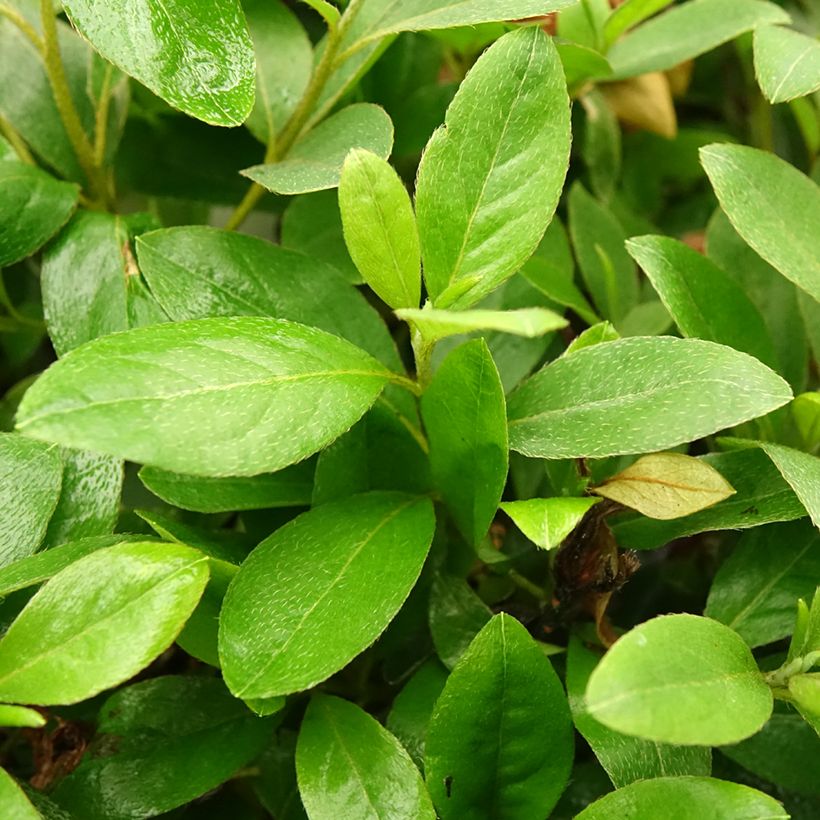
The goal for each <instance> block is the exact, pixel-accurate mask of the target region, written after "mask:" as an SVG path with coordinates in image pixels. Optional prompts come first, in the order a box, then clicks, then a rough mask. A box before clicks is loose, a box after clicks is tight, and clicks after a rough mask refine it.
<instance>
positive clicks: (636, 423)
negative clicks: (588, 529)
mask: <svg viewBox="0 0 820 820" xmlns="http://www.w3.org/2000/svg"><path fill="white" fill-rule="evenodd" d="M790 397H791V391H790V389H789V386H788V385H787V384H786V382H784V381H783V380H782V379H781V378H780V377H779V376H777V375H776V374H775V373H773V372H772V371H771V370H769V369H768V368H767V367H765V366H764V365H762V364H761V363H760V362H758V361H757V360H755V359H753V358H751V357H750V356H747V355H746V354H744V353H738V352H737V351H735V350H732V349H731V348H728V347H723V346H722V345H717V344H714V343H713V342H704V341H700V340H696V339H675V338H671V337H661V338H640V337H639V338H632V339H621V340H618V341H615V342H609V343H607V344H603V345H595V346H594V347H589V348H585V349H583V350H579V351H577V352H575V353H573V354H572V355H571V356H565V357H563V358H561V359H558V360H557V361H555V362H553V363H552V364H549V365H547V366H546V367H545V368H543V369H542V370H540V371H539V372H538V373H536V374H535V375H534V376H532V377H531V378H530V379H529V380H528V381H526V382H525V383H524V384H523V385H522V386H521V387H519V388H518V389H517V390H516V391H515V392H514V393H513V394H512V395H511V396H510V397H509V400H508V404H507V410H508V416H509V420H510V446H511V448H512V449H514V450H517V451H518V452H520V453H523V454H524V455H528V456H539V457H541V458H582V457H601V456H610V455H620V454H625V453H638V452H648V451H652V450H662V449H667V448H670V447H674V446H675V445H677V444H681V443H682V442H686V441H692V440H693V439H697V438H702V437H703V436H707V435H710V434H711V433H715V432H717V431H718V430H721V429H724V428H726V427H731V426H732V425H735V424H739V423H741V422H743V421H747V420H749V419H752V418H756V417H757V416H761V415H764V414H766V413H768V412H771V411H772V410H775V409H776V408H778V407H780V406H782V405H783V404H785V403H786V402H788V401H789V400H790Z"/></svg>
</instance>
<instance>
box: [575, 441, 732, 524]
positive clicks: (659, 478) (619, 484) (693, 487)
mask: <svg viewBox="0 0 820 820" xmlns="http://www.w3.org/2000/svg"><path fill="white" fill-rule="evenodd" d="M591 492H593V493H595V494H596V495H600V496H603V497H604V498H609V499H610V500H612V501H617V502H618V503H619V504H623V505H624V506H625V507H631V508H632V509H633V510H637V511H638V512H640V513H642V514H643V515H645V516H647V517H649V518H659V519H661V520H668V519H671V518H682V517H683V516H685V515H691V514H692V513H696V512H698V511H699V510H702V509H705V508H706V507H711V506H712V505H713V504H717V503H718V502H719V501H723V500H724V499H725V498H729V496H732V495H734V494H735V490H734V488H733V487H732V485H731V484H729V482H728V481H727V480H726V479H725V478H724V477H723V476H722V475H721V474H720V473H719V472H718V471H717V470H716V469H715V468H714V467H711V466H710V465H709V464H707V463H706V462H705V461H701V460H700V459H697V458H692V456H687V455H684V454H683V453H652V454H650V455H648V456H642V457H641V458H639V459H638V460H637V461H636V462H635V463H634V464H631V465H630V466H629V467H627V468H626V469H625V470H621V472H620V473H617V474H616V475H614V476H612V477H611V478H608V479H607V480H606V481H604V482H603V484H599V485H598V486H597V487H593V488H592V489H591Z"/></svg>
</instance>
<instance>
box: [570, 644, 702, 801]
mask: <svg viewBox="0 0 820 820" xmlns="http://www.w3.org/2000/svg"><path fill="white" fill-rule="evenodd" d="M598 662H599V655H598V654H597V653H596V652H594V651H592V650H591V649H587V647H586V646H584V644H583V643H582V642H581V641H580V639H579V638H577V637H572V638H571V639H570V643H569V649H568V651H567V693H568V695H569V708H570V710H571V711H572V719H573V721H574V723H575V728H576V729H578V731H579V732H580V733H581V735H583V737H584V740H586V742H587V743H589V745H590V746H591V747H592V751H593V752H594V753H595V756H596V757H597V758H598V761H599V762H600V764H601V765H602V766H603V767H604V769H605V770H606V773H607V774H608V775H609V777H610V779H611V780H612V783H613V785H614V786H615V788H616V789H620V788H622V787H623V786H628V785H629V784H630V783H633V782H635V781H636V780H650V779H652V778H654V777H663V776H664V775H703V776H708V775H709V774H711V771H712V754H711V750H710V749H709V748H707V747H704V746H670V745H669V744H666V743H656V742H654V741H651V740H643V739H641V738H637V737H630V736H629V735H622V734H620V733H619V732H615V731H613V730H612V729H608V728H607V727H606V726H604V724H603V723H599V722H598V721H597V720H596V719H595V718H594V717H592V715H591V714H590V713H589V711H588V710H587V706H586V703H585V699H584V693H585V691H586V688H587V682H588V681H589V677H590V675H591V674H592V672H593V671H594V669H595V666H596V665H597V664H598Z"/></svg>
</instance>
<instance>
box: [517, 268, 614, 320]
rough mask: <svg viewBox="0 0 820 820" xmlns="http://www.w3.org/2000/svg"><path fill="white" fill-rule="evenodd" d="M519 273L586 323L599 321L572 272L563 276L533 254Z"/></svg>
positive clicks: (558, 269)
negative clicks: (576, 283)
mask: <svg viewBox="0 0 820 820" xmlns="http://www.w3.org/2000/svg"><path fill="white" fill-rule="evenodd" d="M521 275H522V276H523V277H524V278H525V279H526V280H527V282H529V283H530V284H531V285H532V286H533V287H534V288H536V289H537V290H538V291H540V292H541V293H543V294H544V296H546V297H547V298H549V299H551V300H552V301H553V302H557V303H558V304H559V305H563V306H564V307H568V308H570V310H572V311H574V312H575V313H577V314H578V315H579V316H580V317H581V318H582V319H583V320H584V321H585V322H587V324H595V323H596V322H599V321H600V318H599V316H598V314H597V313H596V312H595V311H594V310H593V309H592V305H590V304H589V302H588V301H587V298H586V296H584V294H583V293H581V291H580V290H578V288H577V287H576V285H575V283H574V282H573V281H572V272H571V271H570V275H569V277H567V276H565V275H564V274H563V272H562V271H561V270H560V268H559V267H558V266H557V265H555V264H551V263H550V262H548V261H547V260H546V259H542V258H541V257H540V256H533V257H532V258H531V259H529V260H527V263H526V264H525V265H524V267H523V268H522V269H521Z"/></svg>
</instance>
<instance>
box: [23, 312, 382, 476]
mask: <svg viewBox="0 0 820 820" xmlns="http://www.w3.org/2000/svg"><path fill="white" fill-rule="evenodd" d="M389 379H390V374H389V373H388V371H387V370H385V369H384V368H383V367H382V366H381V365H380V364H379V363H378V362H376V360H375V359H372V358H371V357H370V356H368V355H367V354H366V353H364V351H362V350H359V349H358V348H356V347H354V346H353V345H351V344H350V343H349V342H346V341H344V340H343V339H339V338H338V337H336V336H331V335H330V334H329V333H325V332H324V331H321V330H316V329H315V328H309V327H305V326H304V325H298V324H294V323H292V322H285V321H281V320H277V319H257V318H250V317H248V318H234V319H202V320H199V321H191V322H179V323H177V324H172V325H171V324H166V325H157V326H155V327H148V328H140V329H137V330H130V331H128V332H126V333H118V334H115V335H113V336H106V337H104V338H102V339H95V340H94V341H93V342H89V343H88V344H86V345H84V346H83V347H82V348H78V349H77V350H75V351H72V353H71V355H69V356H66V357H65V358H63V359H61V360H60V361H58V362H56V363H55V364H53V365H52V366H51V367H50V368H49V370H48V371H46V373H44V374H43V375H42V376H41V377H40V378H39V379H38V380H37V382H36V383H35V384H34V385H33V386H32V387H31V388H29V390H28V392H27V393H26V395H25V397H24V398H23V401H22V402H21V403H20V408H19V411H18V416H17V420H18V427H19V429H20V430H21V431H24V432H25V433H26V435H29V436H31V437H33V438H39V439H45V440H47V441H55V442H57V443H60V444H64V445H66V446H69V447H80V448H89V447H91V448H94V450H96V451H98V452H105V453H109V454H110V455H115V456H119V457H121V458H126V459H128V460H130V461H136V462H139V463H141V464H151V465H152V466H156V467H161V468H163V469H166V470H171V471H175V472H182V473H190V474H192V475H209V476H230V475H255V474H258V473H262V472H275V471H276V470H279V469H281V468H283V467H286V466H288V465H290V464H294V463H295V462H297V461H301V460H302V459H303V458H305V457H307V456H309V455H311V454H312V453H314V452H316V451H317V450H320V449H321V448H322V447H325V446H326V445H327V444H329V443H330V442H331V441H332V440H333V439H334V438H337V437H338V436H339V435H341V434H342V433H343V432H344V431H345V430H347V429H348V428H349V427H350V426H351V424H354V423H355V422H356V421H357V420H358V419H359V418H360V417H361V415H362V414H363V413H364V412H365V410H367V408H368V407H369V406H370V405H371V404H372V403H373V402H374V401H375V400H376V398H377V397H378V395H379V393H380V392H381V390H382V388H383V387H384V385H385V384H386V383H387V381H388V380H389ZM285 409H286V410H287V412H284V411H285Z"/></svg>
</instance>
